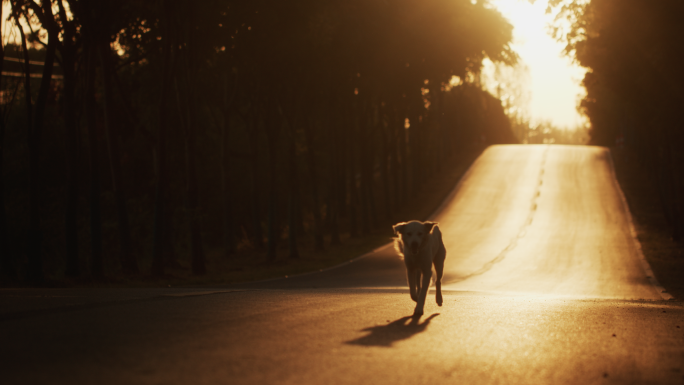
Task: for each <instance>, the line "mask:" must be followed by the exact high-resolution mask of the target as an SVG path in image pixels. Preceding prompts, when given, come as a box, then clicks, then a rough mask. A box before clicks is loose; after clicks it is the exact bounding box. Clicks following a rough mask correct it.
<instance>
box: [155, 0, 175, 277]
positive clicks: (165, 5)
mask: <svg viewBox="0 0 684 385" xmlns="http://www.w3.org/2000/svg"><path fill="white" fill-rule="evenodd" d="M171 7H172V6H171V4H170V1H168V0H166V1H163V2H162V10H163V18H164V19H163V26H162V34H163V35H162V44H163V47H162V52H163V53H162V55H163V58H164V60H163V62H162V71H161V87H160V91H161V93H160V101H159V123H158V124H159V125H158V127H157V140H156V142H157V143H156V144H157V148H156V151H155V155H156V174H157V185H156V188H155V194H154V195H155V203H154V233H153V236H152V237H153V240H152V242H153V245H152V250H153V251H152V268H151V273H152V275H153V276H155V277H161V276H163V275H164V268H165V265H166V258H164V251H165V250H166V249H167V247H166V245H165V244H166V242H168V237H167V233H168V229H167V223H166V222H167V210H168V208H167V207H166V203H167V202H166V199H167V197H166V195H167V194H166V184H167V177H168V176H167V170H166V134H167V131H168V129H169V127H168V126H169V108H168V104H169V98H168V95H167V94H168V93H169V90H170V88H171V87H170V85H171V84H170V83H171V77H172V74H173V63H172V60H173V61H175V59H176V58H175V55H173V52H172V51H173V50H174V45H175V43H174V41H175V39H174V36H172V31H173V30H175V28H173V27H172V26H171V23H172V21H173V10H172V8H171Z"/></svg>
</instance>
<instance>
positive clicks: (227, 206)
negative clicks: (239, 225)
mask: <svg viewBox="0 0 684 385" xmlns="http://www.w3.org/2000/svg"><path fill="white" fill-rule="evenodd" d="M234 96H235V94H233V98H234ZM233 98H230V99H229V97H228V80H227V79H226V80H225V81H224V89H223V109H222V110H223V127H222V130H221V192H222V193H223V194H222V196H223V244H224V247H225V256H226V258H227V257H229V256H230V255H231V254H235V252H236V249H237V242H236V239H235V214H234V212H233V194H232V188H231V187H232V185H231V180H230V163H231V159H230V157H229V154H228V151H229V147H230V140H229V135H228V133H229V132H230V123H231V122H230V105H231V104H232V101H233Z"/></svg>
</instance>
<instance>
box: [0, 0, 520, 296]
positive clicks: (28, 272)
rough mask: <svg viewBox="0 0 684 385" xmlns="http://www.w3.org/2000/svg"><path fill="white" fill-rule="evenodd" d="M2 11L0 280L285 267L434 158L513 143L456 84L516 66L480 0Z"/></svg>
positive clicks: (370, 221)
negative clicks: (211, 264) (254, 261)
mask: <svg viewBox="0 0 684 385" xmlns="http://www.w3.org/2000/svg"><path fill="white" fill-rule="evenodd" d="M10 3H11V5H12V14H11V15H10V16H9V18H6V19H5V20H3V21H2V22H3V23H10V24H12V25H14V26H15V28H16V26H18V25H20V24H19V23H18V22H19V21H22V22H23V25H24V27H23V28H19V29H18V30H17V31H18V32H17V38H18V39H19V40H18V41H21V43H19V44H17V45H16V46H14V45H12V46H9V45H8V46H7V47H4V48H5V50H4V51H2V52H0V56H3V55H4V56H5V57H6V58H7V60H3V61H0V62H2V63H3V64H5V65H9V64H8V63H12V65H15V66H16V65H19V66H20V68H21V70H22V72H21V73H20V74H19V75H17V71H16V70H13V71H8V70H5V69H3V77H2V85H1V88H2V104H1V106H2V110H0V112H1V113H2V117H3V119H1V120H0V121H2V126H1V127H0V129H1V130H2V131H0V140H2V142H1V143H0V149H2V153H0V159H3V162H2V163H1V164H0V166H2V176H3V177H2V179H0V180H1V181H2V183H3V184H2V185H0V199H2V201H1V202H0V207H2V208H3V209H5V210H3V211H1V212H0V213H1V214H2V215H1V216H0V226H3V227H0V256H1V261H0V262H1V266H2V272H3V276H4V277H14V278H17V277H19V278H26V279H27V280H29V281H31V282H40V281H42V280H43V279H44V274H45V272H46V271H47V272H48V273H49V274H50V275H53V276H61V274H64V275H66V276H68V277H77V276H80V275H84V274H88V275H91V276H93V277H102V276H104V275H107V274H112V273H116V272H119V271H120V272H123V273H125V274H136V273H138V272H141V271H149V272H151V273H152V274H153V275H155V276H162V275H163V274H164V271H165V269H166V268H167V267H169V266H177V265H179V264H180V265H182V264H184V263H187V262H186V261H188V262H189V264H190V267H191V269H192V271H193V273H195V274H203V273H204V272H205V271H206V269H207V266H206V254H207V250H208V249H211V250H216V249H220V250H221V252H222V254H223V255H224V257H225V258H233V255H234V254H236V253H239V252H240V250H243V249H245V248H252V249H259V250H263V252H264V253H265V254H266V255H268V257H269V258H270V259H275V258H276V256H277V251H278V250H279V247H278V245H279V244H283V243H285V242H287V244H288V248H287V250H288V251H287V257H289V258H297V257H298V254H299V248H300V247H301V245H302V244H308V243H305V242H304V243H303V240H305V239H313V240H314V242H312V243H311V244H312V245H313V247H315V249H317V250H323V249H324V248H326V247H328V245H327V244H326V242H329V243H331V244H336V243H339V242H340V241H341V234H343V233H345V234H350V235H351V236H361V235H364V234H368V233H370V232H371V231H372V230H373V228H375V227H376V226H377V225H378V224H380V223H385V221H391V220H396V219H398V218H394V217H393V213H394V212H395V211H396V209H397V208H398V207H400V205H402V204H410V202H409V198H410V197H411V196H412V195H413V194H415V192H416V191H417V190H418V189H419V188H420V186H421V183H422V182H423V181H424V180H425V179H426V178H427V177H429V176H431V175H434V173H435V172H436V171H437V170H438V169H439V166H440V164H441V162H442V161H443V160H444V159H445V158H447V157H449V156H450V155H452V154H453V153H455V152H458V151H462V150H464V149H466V148H468V147H469V146H473V145H480V144H483V143H485V144H486V143H507V142H514V141H515V138H514V136H513V135H512V133H511V131H510V124H509V123H508V120H507V119H506V117H505V115H504V112H503V109H502V108H501V104H500V102H499V101H498V100H497V99H495V98H494V97H492V96H491V95H490V94H488V93H486V92H484V91H482V90H481V89H480V88H478V87H477V86H475V85H473V84H472V79H476V78H477V74H478V73H479V71H480V68H481V64H482V60H483V59H484V58H485V57H489V58H491V59H492V60H494V61H500V62H504V63H512V62H514V61H515V54H514V53H513V52H512V51H511V50H510V48H509V46H508V44H509V42H510V40H511V31H512V27H511V26H510V25H509V24H508V23H507V22H506V21H505V20H504V19H503V18H502V17H501V15H500V14H499V13H498V12H496V11H494V10H492V9H490V8H489V7H487V6H485V4H484V3H485V2H477V3H476V4H473V3H472V2H471V1H470V0H427V1H420V2H417V1H409V0H393V1H380V0H337V1H324V2H321V1H314V0H298V1H290V2H283V1H274V0H257V1H223V0H222V1H219V0H205V1H189V0H176V1H172V0H158V1H131V0H128V1H126V0H121V1H115V0H90V1H87V0H79V1H76V0H52V1H43V2H39V1H37V2H34V1H33V0H12V1H10ZM27 20H30V21H31V23H32V24H31V25H32V28H26V26H27V25H28V24H27V23H26V22H25V21H27ZM31 47H32V48H33V49H31ZM25 54H26V55H25ZM36 61H39V62H38V63H36ZM459 79H460V83H459V82H458V80H459ZM404 219H405V218H404ZM283 254H285V253H283Z"/></svg>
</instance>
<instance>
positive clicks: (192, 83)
mask: <svg viewBox="0 0 684 385" xmlns="http://www.w3.org/2000/svg"><path fill="white" fill-rule="evenodd" d="M191 10H192V9H191ZM184 16H185V17H184V20H185V24H186V26H188V27H189V29H188V30H186V31H185V39H186V50H185V55H184V57H185V61H184V62H185V76H184V77H183V80H184V81H185V92H186V95H185V104H186V106H185V110H186V111H187V114H186V119H185V123H186V124H185V156H186V171H187V188H186V192H187V206H186V207H187V211H188V213H189V214H190V251H191V253H192V255H191V261H192V273H193V274H195V275H203V274H206V272H207V268H206V263H205V255H204V247H203V245H202V231H201V223H200V214H199V191H198V190H199V189H198V185H197V166H196V163H197V149H196V146H195V142H196V137H197V130H198V127H197V110H198V108H197V96H198V95H197V89H196V84H197V81H196V79H195V77H194V75H195V74H196V73H197V65H196V64H197V63H196V60H195V45H196V42H197V38H196V36H195V31H194V22H195V18H194V14H192V13H191V14H185V15H184ZM178 91H179V90H178V88H177V89H176V92H178ZM177 99H178V100H179V101H180V100H182V98H181V97H180V95H178V98H177ZM182 108H183V106H180V105H179V106H178V109H179V111H181V110H182Z"/></svg>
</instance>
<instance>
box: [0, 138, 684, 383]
mask: <svg viewBox="0 0 684 385" xmlns="http://www.w3.org/2000/svg"><path fill="white" fill-rule="evenodd" d="M406 219H411V218H406ZM433 219H435V220H437V221H438V222H440V228H441V229H442V232H443V233H444V240H445V244H446V248H447V262H446V266H445V279H444V306H442V307H438V306H437V305H436V304H435V303H434V293H433V292H432V291H431V292H430V293H429V294H428V302H427V304H426V308H425V315H424V316H423V317H421V318H420V319H414V318H411V317H410V315H411V314H412V311H413V306H414V303H413V302H412V301H411V300H410V298H409V295H408V289H407V287H406V283H405V278H404V271H403V262H402V261H401V260H400V259H399V258H398V257H397V256H396V254H395V253H394V251H393V250H392V248H391V247H384V248H380V249H379V250H376V251H375V252H373V253H370V254H369V255H366V256H363V257H361V258H359V259H357V260H355V261H353V262H351V263H348V264H346V265H344V266H341V267H338V268H335V269H330V270H327V271H324V272H320V273H317V274H309V275H304V276H298V277H291V278H288V279H281V280H273V281H268V282H259V283H253V284H248V285H240V286H234V287H227V288H226V287H223V288H203V289H192V290H190V289H168V290H166V289H155V290H144V289H141V290H119V291H117V290H101V291H89V292H82V291H79V290H62V291H51V292H45V291H40V290H33V291H31V290H3V291H0V303H1V304H3V306H4V307H3V308H2V309H0V383H2V384H47V383H55V384H221V383H225V384H359V383H361V384H422V383H431V384H433V383H468V384H473V383H476V384H594V383H596V384H604V383H605V384H608V383H615V384H625V383H629V384H632V383H635V384H641V383H644V384H646V383H648V384H653V383H655V384H661V383H662V384H684V309H683V306H682V302H680V301H677V300H669V301H668V299H670V298H671V297H670V296H669V294H667V293H666V292H664V289H663V288H661V287H659V285H658V283H657V282H656V281H655V279H654V278H653V277H652V273H651V272H650V269H649V268H648V265H647V263H646V262H645V261H644V260H643V256H642V255H641V252H640V250H639V245H638V243H637V242H636V241H635V239H634V235H633V231H634V230H633V226H632V223H631V219H630V214H629V212H628V211H627V209H626V206H625V203H624V199H623V197H622V193H621V192H620V190H619V187H618V186H617V183H616V182H615V179H614V177H613V170H612V164H611V160H610V154H609V152H608V151H607V150H606V149H604V148H600V147H584V146H494V147H490V148H489V149H488V150H487V151H485V152H484V153H483V154H482V156H481V157H480V158H479V159H478V160H477V161H476V162H475V164H473V166H472V167H471V169H470V170H469V171H468V173H467V174H466V175H465V176H464V178H463V179H462V181H461V183H460V184H459V186H458V187H457V188H456V189H455V190H454V192H453V193H452V196H451V197H450V198H449V199H447V201H445V204H444V205H443V206H442V207H441V208H440V210H438V212H437V213H436V214H435V216H434V218H433Z"/></svg>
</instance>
